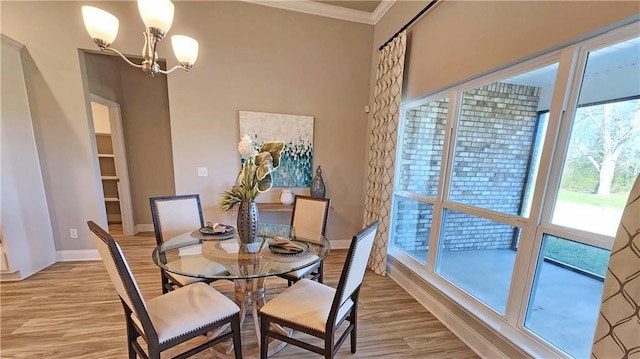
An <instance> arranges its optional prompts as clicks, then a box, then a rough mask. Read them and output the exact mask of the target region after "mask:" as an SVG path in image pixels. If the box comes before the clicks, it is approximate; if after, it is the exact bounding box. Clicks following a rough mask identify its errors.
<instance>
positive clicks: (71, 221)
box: [1, 1, 373, 250]
mask: <svg viewBox="0 0 640 359" xmlns="http://www.w3.org/2000/svg"><path fill="white" fill-rule="evenodd" d="M82 4H83V3H78V2H50V1H45V2H3V3H2V13H1V20H2V22H1V24H2V25H1V26H2V27H1V31H2V33H4V34H6V35H8V36H11V37H13V38H15V39H16V40H17V41H20V42H21V43H23V44H25V46H26V49H27V51H28V53H29V55H30V57H31V59H30V63H29V66H28V68H25V71H28V80H27V88H28V90H29V92H30V93H29V94H30V96H31V97H32V98H33V101H32V104H31V106H32V115H33V120H34V126H35V133H36V139H37V141H38V145H39V149H41V150H40V152H39V155H40V159H41V162H42V167H43V175H44V181H45V188H46V190H47V195H48V201H49V206H50V208H51V214H52V215H51V216H52V225H53V229H54V237H55V240H56V249H57V250H63V249H67V250H72V249H90V248H93V244H92V243H91V241H90V240H89V239H88V238H89V236H88V230H87V229H86V224H85V222H86V221H87V220H90V219H94V220H95V219H96V218H98V216H99V213H100V206H102V203H100V202H99V201H98V200H97V198H98V196H99V195H98V193H99V192H98V186H97V185H96V183H97V178H96V175H95V163H94V161H93V159H92V156H93V154H92V152H91V149H92V142H91V141H92V140H91V136H90V127H89V121H88V112H89V106H88V104H87V102H86V97H85V96H86V95H87V93H88V86H87V85H83V80H82V77H81V70H80V67H81V63H83V62H84V60H83V59H80V60H79V59H78V57H79V55H78V48H82V49H95V46H94V45H93V42H92V40H91V39H90V38H89V36H88V35H87V34H86V33H85V31H84V27H83V24H82V19H81V14H80V6H81V5H82ZM175 5H176V18H175V21H174V25H173V28H172V29H171V33H172V34H178V33H184V34H186V35H191V36H193V37H195V38H197V39H198V40H199V41H200V57H199V59H198V62H197V63H196V65H195V67H194V68H193V69H192V71H191V72H190V73H183V72H177V73H174V74H171V75H170V76H169V77H168V78H167V81H168V101H169V109H170V117H171V137H172V142H173V147H172V153H173V163H174V178H175V188H176V192H177V193H178V194H183V193H200V195H201V197H202V203H203V206H204V209H205V217H206V218H207V219H209V220H215V221H222V220H225V221H232V219H230V218H228V217H225V216H224V215H223V214H221V213H220V212H219V211H218V210H217V209H216V203H217V201H218V193H220V192H221V191H222V190H223V189H224V188H225V186H227V185H230V184H231V183H232V181H233V180H234V177H235V174H236V173H237V170H238V169H239V167H238V154H237V153H236V144H237V140H238V110H254V111H265V112H281V113H291V114H304V115H312V116H314V117H315V153H314V155H315V164H320V165H322V167H323V170H324V172H323V173H324V179H325V183H326V185H327V195H328V196H330V197H331V198H332V200H333V207H334V209H335V210H334V211H332V212H331V215H330V219H329V225H328V230H327V236H328V237H329V238H330V239H346V238H350V237H351V236H352V235H353V234H354V233H355V231H357V230H358V229H359V228H361V226H362V178H363V176H364V173H363V166H362V158H363V157H364V154H365V138H366V136H365V135H364V133H365V128H366V123H367V122H366V121H367V116H366V114H365V113H364V111H363V106H364V105H366V104H367V102H368V95H369V70H370V59H371V56H370V51H371V43H372V39H373V27H372V26H370V25H364V24H357V23H350V22H346V21H341V20H335V19H329V18H323V17H318V16H313V15H307V14H301V13H295V12H290V11H285V10H280V9H273V8H268V7H263V6H258V5H254V4H248V3H240V2H224V1H212V2H185V1H178V2H176V3H175ZM99 6H100V7H101V8H103V9H105V10H107V11H110V12H112V13H113V14H114V15H116V16H117V17H118V18H119V19H120V34H119V35H118V38H117V39H116V41H115V44H114V45H115V46H116V48H118V49H119V50H121V51H123V52H125V53H131V54H138V53H139V52H140V48H141V46H142V36H141V35H140V33H141V31H142V30H143V29H142V27H143V25H142V21H141V20H140V17H139V15H138V13H137V9H136V5H135V3H134V2H101V3H100V4H99ZM42 29H47V31H46V36H43V32H42ZM52 38H54V39H56V46H51V39H52ZM159 53H160V56H161V57H167V58H168V61H167V62H168V63H169V64H170V65H173V64H175V60H174V59H173V55H172V54H171V50H170V44H169V41H168V39H167V41H164V42H163V43H161V45H160V48H159ZM85 86H86V87H85ZM85 89H87V91H86V92H85ZM148 101H149V102H151V103H153V102H154V101H156V100H155V98H152V96H150V97H149V98H148ZM199 166H206V167H209V177H197V171H196V168H197V167H199ZM147 175H150V176H153V174H152V173H148V174H147ZM69 228H78V229H79V234H80V237H81V238H80V239H77V240H71V239H69V238H68V229H69Z"/></svg>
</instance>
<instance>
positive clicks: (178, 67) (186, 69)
mask: <svg viewBox="0 0 640 359" xmlns="http://www.w3.org/2000/svg"><path fill="white" fill-rule="evenodd" d="M177 69H181V70H184V71H187V72H189V69H188V68H186V67H184V66H182V65H176V66H174V67H172V68H171V69H170V70H167V71H165V70H160V73H161V74H165V75H166V74H170V73H172V72H174V71H175V70H177Z"/></svg>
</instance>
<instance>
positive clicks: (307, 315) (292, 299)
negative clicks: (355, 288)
mask: <svg viewBox="0 0 640 359" xmlns="http://www.w3.org/2000/svg"><path fill="white" fill-rule="evenodd" d="M335 293H336V290H335V289H333V288H331V287H329V286H327V285H324V284H321V283H318V282H314V281H312V280H309V279H301V280H300V281H298V282H297V283H296V284H294V285H292V286H291V287H289V288H287V289H285V290H284V291H282V293H280V294H278V295H277V296H275V297H274V298H273V299H271V300H270V301H269V302H268V303H267V304H265V305H264V306H263V307H262V309H260V312H262V313H264V314H267V315H270V316H272V317H275V318H279V319H283V320H286V321H288V322H292V323H295V324H298V325H301V326H304V327H307V328H311V329H314V330H316V331H318V332H321V333H324V332H325V329H326V325H327V319H328V317H329V312H330V311H331V304H332V303H333V297H334V296H335ZM351 307H353V301H352V300H351V299H349V300H347V301H346V302H345V303H344V304H343V305H342V307H341V308H340V310H339V311H338V318H337V320H338V321H339V320H340V319H342V318H343V317H344V316H345V315H346V314H347V313H348V311H349V310H350V309H351Z"/></svg>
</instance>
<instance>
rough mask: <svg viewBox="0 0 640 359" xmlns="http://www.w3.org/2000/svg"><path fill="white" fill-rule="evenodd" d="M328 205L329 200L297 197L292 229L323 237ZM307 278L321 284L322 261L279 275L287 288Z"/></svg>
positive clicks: (294, 205)
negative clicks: (299, 229)
mask: <svg viewBox="0 0 640 359" xmlns="http://www.w3.org/2000/svg"><path fill="white" fill-rule="evenodd" d="M330 203H331V200H330V199H329V198H316V197H309V196H299V195H297V196H296V197H295V199H294V202H293V213H292V214H291V225H292V226H293V227H294V228H302V229H304V230H307V231H310V232H312V233H319V234H322V235H323V236H324V233H325V229H326V227H327V217H328V216H329V207H330ZM316 259H317V258H316ZM301 264H302V263H301ZM309 276H310V279H312V280H317V281H318V282H320V283H322V282H323V280H324V264H323V263H322V261H319V262H318V263H316V264H314V265H312V266H309V267H305V268H303V269H300V270H297V271H293V272H289V273H286V274H281V275H279V277H281V278H284V279H286V280H287V283H288V285H289V286H291V284H293V283H295V282H297V281H299V280H300V279H302V278H305V277H309Z"/></svg>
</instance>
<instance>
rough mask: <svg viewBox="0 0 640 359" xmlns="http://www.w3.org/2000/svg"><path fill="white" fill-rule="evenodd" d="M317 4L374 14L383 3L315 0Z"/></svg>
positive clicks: (357, 0)
mask: <svg viewBox="0 0 640 359" xmlns="http://www.w3.org/2000/svg"><path fill="white" fill-rule="evenodd" d="M315 2H319V3H323V4H327V5H332V6H339V7H343V8H347V9H351V10H360V11H366V12H370V13H372V12H373V11H374V10H375V9H376V8H377V7H378V5H380V3H381V2H382V1H359V0H356V1H353V0H352V1H348V0H346V1H320V0H315Z"/></svg>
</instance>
